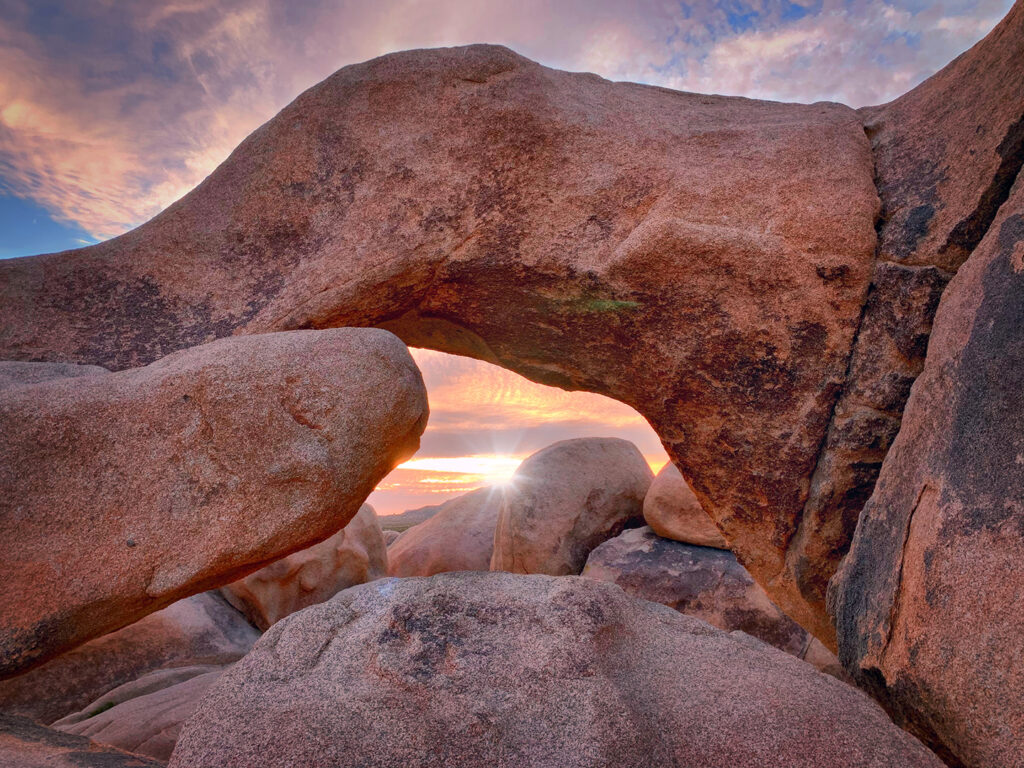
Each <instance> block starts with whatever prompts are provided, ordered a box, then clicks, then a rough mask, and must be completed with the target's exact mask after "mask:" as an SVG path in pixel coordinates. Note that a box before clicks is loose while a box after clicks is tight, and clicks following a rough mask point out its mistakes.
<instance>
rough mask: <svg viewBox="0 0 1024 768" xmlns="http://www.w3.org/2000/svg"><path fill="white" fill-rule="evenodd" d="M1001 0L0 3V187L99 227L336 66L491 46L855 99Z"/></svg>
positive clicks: (565, 62)
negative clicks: (413, 51) (397, 53)
mask: <svg viewBox="0 0 1024 768" xmlns="http://www.w3.org/2000/svg"><path fill="white" fill-rule="evenodd" d="M1009 6H1010V0H971V1H970V2H968V1H967V0H955V1H952V2H939V3H919V2H916V1H912V0H901V2H893V3H884V2H881V3H880V2H873V1H871V0H817V1H815V2H811V1H810V0H801V1H800V2H790V1H789V0H730V1H729V2H710V1H709V0H697V2H690V3H686V4H684V3H673V2H664V0H640V1H639V2H635V3H620V2H616V1H614V0H520V2H516V3H505V2H501V3H497V2H495V3H487V2H480V0H420V1H415V0H380V2H376V3H365V2H356V1H355V0H307V1H306V2H300V1H296V2H289V3H278V2H272V1H271V0H221V2H218V3H209V2H206V1H205V0H171V1H165V2H157V1H156V0H124V1H122V2H114V0H93V2H88V3H73V2H66V3H53V2H47V1H46V0H0V72H2V73H3V75H2V76H0V191H3V192H7V193H8V194H14V195H18V196H23V197H29V198H32V199H34V200H36V201H37V202H39V203H40V204H42V205H43V206H44V207H45V208H46V209H47V210H49V211H50V212H51V213H52V214H53V215H54V216H55V217H56V218H58V219H59V220H61V221H64V222H70V223H74V224H77V225H79V226H81V227H82V228H83V229H85V230H86V231H88V232H89V233H91V234H93V235H95V236H96V237H100V238H102V237H109V236H112V235H115V234H118V233H120V232H123V231H124V230H126V229H128V228H130V227H132V226H134V225H136V224H138V223H141V222H142V221H144V220H145V219H147V218H149V217H151V216H152V215H154V214H155V213H156V212H158V211H159V210H161V209H162V208H163V207H165V206H166V205H168V204H169V203H170V202H172V201H173V200H175V199H176V198H178V197H180V196H181V195H182V194H183V193H184V192H186V191H187V190H189V189H190V188H191V187H193V186H194V185H195V184H196V183H198V182H199V181H200V180H201V179H202V178H203V177H204V176H206V175H207V174H208V173H209V172H210V171H211V170H213V168H214V167H215V166H216V165H217V164H218V163H219V162H220V161H221V160H223V159H224V158H225V157H226V156H227V154H228V153H229V152H230V150H231V149H232V148H233V147H234V146H236V145H237V144H238V143H239V141H241V139H242V138H244V137H245V136H246V135H247V134H248V133H249V132H251V131H252V130H253V129H254V128H256V127H257V126H258V125H259V124H260V123H262V122H264V121H265V120H267V119H269V118H270V117H272V116H273V115H274V114H275V113H276V112H277V111H278V110H279V109H280V108H281V107H283V106H284V105H285V104H286V103H287V102H288V101H290V100H291V99H292V98H294V97H295V96H296V95H297V94H298V93H299V92H300V91H301V90H303V89H304V88H306V87H309V86H310V85H313V84H314V83H316V82H318V81H319V80H321V79H323V78H324V77H325V76H326V75H328V74H330V73H331V72H333V71H334V70H335V69H337V68H339V67H341V66H344V65H345V64H350V63H353V62H357V61H361V60H364V59H367V58H371V57H373V56H377V55H380V54H383V53H386V52H389V51H394V50H401V49H406V48H415V47H430V46H438V45H457V44H464V43H470V42H497V43H504V44H506V45H509V46H510V47H512V48H515V49H516V50H518V51H520V52H522V53H523V54H525V55H527V56H530V57H531V58H534V59H538V60H540V61H542V62H544V63H546V64H550V65H552V66H557V67H562V68H567V69H574V70H589V71H595V72H597V73H598V74H601V75H603V76H605V77H608V78H611V79H628V80H639V81H643V82H649V83H653V84H659V85H666V86H669V87H674V88H683V89H689V90H700V91H709V92H717V93H728V94H737V95H746V96H754V97H762V98H780V99H790V100H799V101H816V100H820V99H833V100H841V101H845V102H847V103H851V104H853V105H855V106H857V105H862V104H865V103H877V102H882V101H885V100H887V99H889V98H892V97H894V96H896V95H898V94H899V93H900V92H902V91H904V90H906V89H907V88H909V87H911V86H912V85H914V84H915V83H917V82H918V81H920V80H921V79H923V78H924V77H925V76H927V75H928V74H930V73H931V72H933V71H935V70H936V69H938V68H939V67H941V66H942V65H943V64H944V63H945V62H946V61H948V60H949V59H951V58H952V57H953V56H954V55H956V54H958V53H959V52H961V51H962V50H964V49H966V48H967V47H968V46H969V45H971V44H972V43H973V42H974V41H976V40H977V39H979V38H980V37H981V36H982V35H984V34H985V32H987V31H988V29H990V28H991V27H992V26H993V25H994V24H995V22H996V21H997V20H998V19H999V18H1000V17H1001V16H1002V15H1003V13H1004V12H1005V11H1006V10H1007V9H1008V8H1009Z"/></svg>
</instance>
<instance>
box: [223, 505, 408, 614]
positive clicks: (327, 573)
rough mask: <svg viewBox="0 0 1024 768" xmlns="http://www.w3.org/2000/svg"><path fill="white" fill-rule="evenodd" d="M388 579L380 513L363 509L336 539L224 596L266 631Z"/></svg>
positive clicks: (297, 554)
mask: <svg viewBox="0 0 1024 768" xmlns="http://www.w3.org/2000/svg"><path fill="white" fill-rule="evenodd" d="M387 574H388V555H387V546H386V545H385V544H384V537H383V535H382V534H381V530H380V524H379V523H378V522H377V513H376V512H374V510H373V507H371V506H370V505H369V504H363V506H361V507H360V508H359V511H358V512H357V513H356V516H355V517H353V518H352V519H351V520H349V522H348V524H347V525H346V526H345V527H344V528H342V529H341V530H340V531H338V532H337V533H336V534H334V535H333V536H331V537H330V538H327V539H324V540H323V541H321V542H320V543H319V544H314V545H313V546H312V547H307V548H306V549H303V550H301V551H299V552H295V553H293V554H291V555H288V556H287V557H282V558H281V559H280V560H275V561H274V562H273V563H271V564H270V565H267V566H264V567H263V568H260V569H259V570H258V571H256V572H255V573H250V574H249V575H248V576H246V577H244V578H242V579H239V580H238V581H234V582H232V583H231V584H228V585H226V586H223V587H221V593H222V594H223V595H224V597H226V598H227V600H228V602H230V603H231V604H232V605H233V606H235V608H237V609H238V610H240V611H241V612H242V613H244V614H245V615H246V616H247V617H248V618H249V620H250V621H251V622H252V623H253V624H255V625H256V626H257V627H259V628H260V629H264V630H265V629H266V628H267V627H269V626H270V625H271V624H273V623H274V622H277V621H280V620H281V619H283V618H284V617H285V616H287V615H288V614H290V613H294V612H295V611H299V610H302V609H303V608H305V607H307V606H310V605H315V604H316V603H322V602H323V601H324V600H327V599H328V598H330V597H331V596H333V595H335V594H336V593H338V592H340V591H341V590H343V589H347V588H348V587H351V586H353V585H355V584H363V583H364V582H367V581H373V580H374V579H379V578H381V577H382V576H387Z"/></svg>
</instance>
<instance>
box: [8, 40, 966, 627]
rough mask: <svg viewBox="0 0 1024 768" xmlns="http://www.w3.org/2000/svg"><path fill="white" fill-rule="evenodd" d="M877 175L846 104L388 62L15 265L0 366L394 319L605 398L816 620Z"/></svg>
mask: <svg viewBox="0 0 1024 768" xmlns="http://www.w3.org/2000/svg"><path fill="white" fill-rule="evenodd" d="M979 114H981V113H979ZM382 126H386V130H382ZM873 174H874V163H873V158H872V155H871V148H870V144H869V141H868V139H867V137H866V136H865V133H864V130H863V126H862V124H861V118H860V116H859V115H858V114H857V113H856V112H855V111H854V110H851V109H849V108H847V107H844V106H841V105H838V104H828V103H817V104H807V105H804V104H777V103H771V102H764V101H755V100H751V99H743V98H732V97H723V96H706V95H698V94H688V93H680V92H676V91H671V90H668V89H664V88H653V87H650V86H645V85H637V84H630V83H612V82H609V81H607V80H603V79H601V78H599V77H596V76H594V75H589V74H575V73H566V72H559V71H556V70H552V69H548V68H545V67H542V66H540V65H538V64H536V63H534V62H532V61H529V60H527V59H525V58H523V57H521V56H518V55H516V54H515V53H513V52H512V51H509V50H507V49H505V48H500V47H495V46H470V47H465V48H454V49H440V50H429V51H409V52H405V53H396V54H392V55H388V56H385V57H382V58H379V59H375V60H373V61H369V62H366V63H363V64H357V65H354V66H350V67H346V68H344V69H342V70H340V71H339V72H337V73H336V74H334V75H333V76H331V77H330V78H328V79H327V80H325V81H324V82H323V83H321V84H320V85H317V86H316V87H314V88H312V89H310V90H308V91H306V92H305V93H304V94H302V95H301V96H299V97H298V98H297V99H296V100H295V101H294V102H293V103H292V104H291V105H290V106H288V107H287V108H286V109H285V110H283V111H282V112H281V113H280V114H279V115H278V116H277V117H276V118H274V119H273V120H272V121H270V122H269V123H267V124H266V125H264V126H263V127H262V128H260V129H259V130H257V131H256V132H254V133H253V134H252V135H251V136H250V137H249V138H248V139H247V140H246V141H245V142H243V143H242V144H241V145H240V146H239V147H238V148H237V149H236V150H235V151H234V153H232V155H231V157H230V158H228V160H226V161H225V163H224V164H223V165H221V166H220V168H218V169H217V170H216V171H215V172H214V173H213V174H211V175H210V176H209V177H208V178H207V179H206V180H205V181H204V182H203V183H202V184H200V185H199V186H198V187H197V188H196V189H195V190H193V191H192V192H191V193H189V194H188V195H187V196H185V197H184V198H183V199H181V200H180V201H178V202H177V203H175V204H174V205H172V206H171V207H170V208H168V209H167V210H166V211H164V212H163V213H162V214H160V215H159V216H157V217H156V218H154V219H153V220H151V221H149V222H147V223H146V224H144V225H142V226H141V227H139V228H138V229H136V230H134V231H132V232H129V233H126V234H125V235H123V236H121V237H118V238H116V239H114V240H111V241H109V242H105V243H101V244H98V245H94V246H90V247H87V248H84V249H80V250H78V251H72V252H66V253H61V254H51V255H48V256H42V257H34V258H26V259H13V260H6V261H2V262H0V358H8V359H20V360H58V361H75V362H84V363H96V364H100V365H105V366H107V367H111V368H123V367H126V366H132V365H139V364H144V363H148V362H150V361H152V360H155V359H157V358H158V357H160V356H161V355H165V354H167V353H168V352H170V351H172V350H174V349H179V348H182V347H188V346H193V345H195V344H197V343H200V342H202V341H205V340H208V339H212V338H215V337H218V336H227V335H231V334H246V333H263V332H266V331H276V330H288V329H295V328H323V327H327V326H343V325H380V326H384V327H387V328H390V329H392V330H394V331H395V332H396V333H397V334H398V335H399V336H401V337H402V339H403V340H405V341H406V342H407V343H410V344H414V345H416V346H426V347H430V348H433V349H440V350H442V351H446V352H454V353H458V354H465V355H470V356H473V357H477V358H481V359H485V360H489V361H491V362H494V363H498V364H501V365H504V366H506V367H508V368H511V369H514V370H516V371H518V372H519V373H522V374H524V375H526V376H527V377H529V378H531V379H533V380H535V381H539V382H542V383H547V384H553V385H557V386H562V387H565V388H569V389H586V390H590V391H594V392H598V393H600V394H604V395H608V396H611V397H614V398H617V399H619V400H621V401H623V402H625V403H627V404H629V405H631V406H632V407H634V408H636V409H637V410H638V411H639V412H640V413H642V414H643V416H644V417H646V418H647V420H648V421H649V422H650V423H651V424H652V425H653V427H654V428H655V429H656V430H657V432H658V434H659V435H660V436H661V438H662V440H663V441H664V443H665V445H666V447H667V449H668V451H669V453H670V454H671V456H672V458H673V459H674V460H675V462H676V463H677V464H678V466H679V467H680V469H681V470H682V472H683V474H684V476H685V477H686V478H687V480H688V481H689V482H690V484H691V486H692V488H693V490H694V492H695V494H696V496H697V498H698V500H699V501H700V503H701V505H702V506H703V507H704V509H705V510H706V511H707V512H708V514H710V515H711V516H712V517H713V518H714V519H715V520H716V522H717V524H718V525H719V526H720V528H721V529H722V530H723V531H724V532H725V534H726V538H727V539H728V540H729V542H730V546H731V547H732V549H733V551H735V552H736V553H737V555H738V556H739V558H740V560H741V562H743V564H744V565H745V566H746V567H747V568H748V569H749V570H750V571H751V572H752V573H753V574H754V575H755V577H756V578H757V579H758V580H759V581H760V582H761V583H762V584H765V585H768V588H769V591H770V592H771V594H772V597H773V599H774V600H775V602H776V603H777V604H778V605H780V606H781V607H782V608H783V609H785V610H786V611H787V612H794V613H795V612H796V611H798V610H802V611H803V612H804V613H806V614H808V615H812V616H813V615H817V614H820V615H822V616H823V615H824V609H823V607H819V606H818V605H817V604H814V605H805V604H806V602H807V601H806V598H805V597H804V596H803V595H802V593H801V592H800V590H799V589H798V588H797V586H796V584H795V580H796V577H795V575H794V576H793V577H792V578H790V579H785V578H782V575H783V572H784V571H786V569H787V568H788V567H789V566H788V565H787V562H786V552H785V549H786V545H787V542H790V541H791V540H792V537H793V535H794V533H795V531H796V528H797V527H798V525H799V523H800V520H801V519H802V516H803V509H804V505H805V503H806V499H807V494H808V488H809V480H810V477H811V474H812V473H813V471H814V469H815V466H816V464H817V459H818V454H819V450H820V448H821V445H822V440H823V437H824V435H825V432H826V430H827V428H828V424H829V417H830V414H831V413H832V411H833V407H834V405H835V401H836V397H837V395H838V393H839V392H840V390H842V388H843V385H844V380H845V376H846V371H847V367H848V362H849V356H850V349H851V343H852V341H853V338H854V335H855V332H856V329H857V326H858V321H859V318H860V317H861V314H862V308H863V306H864V301H865V298H866V295H867V290H868V284H869V281H870V279H871V274H872V266H873V264H874V261H875V245H876V234H875V222H876V219H877V213H878V208H879V203H878V196H877V193H876V189H875V185H874V181H873ZM816 612H817V613H816ZM802 620H804V619H802Z"/></svg>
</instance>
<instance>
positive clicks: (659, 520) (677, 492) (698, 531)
mask: <svg viewBox="0 0 1024 768" xmlns="http://www.w3.org/2000/svg"><path fill="white" fill-rule="evenodd" d="M644 520H645V521H646V522H647V524H648V525H649V526H651V530H653V531H654V532H655V533H656V534H658V535H659V536H662V537H664V538H666V539H674V540H675V541H681V542H684V543H686V544H696V545H698V546H701V547H715V548H717V549H728V548H729V545H728V544H726V543H725V539H724V538H723V537H722V533H721V531H719V530H718V528H716V527H715V524H714V523H713V522H712V521H711V518H710V517H708V513H707V512H705V511H704V508H703V507H701V505H700V502H699V501H697V497H696V496H694V495H693V491H692V490H691V489H690V486H689V485H688V484H687V482H686V480H684V479H683V476H682V474H680V472H679V470H678V469H677V468H676V465H675V464H673V463H672V462H671V461H670V462H669V463H668V464H666V465H665V466H664V467H662V468H661V471H660V472H658V474H657V476H656V477H655V478H654V482H653V483H651V487H650V488H649V489H648V491H647V495H646V496H645V497H644Z"/></svg>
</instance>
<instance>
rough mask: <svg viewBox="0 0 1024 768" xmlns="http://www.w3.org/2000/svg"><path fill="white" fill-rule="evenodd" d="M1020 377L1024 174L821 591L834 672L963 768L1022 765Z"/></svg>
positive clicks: (944, 308) (1023, 360) (935, 343)
mask: <svg viewBox="0 0 1024 768" xmlns="http://www.w3.org/2000/svg"><path fill="white" fill-rule="evenodd" d="M1019 7H1020V6H1018V8H1019ZM1021 382H1024V178H1018V180H1017V183H1016V186H1015V187H1014V190H1013V192H1012V194H1011V197H1010V199H1009V200H1008V201H1007V202H1006V203H1005V204H1004V205H1003V206H1002V208H1001V209H1000V211H999V214H998V216H997V218H996V220H995V222H994V223H993V225H992V227H991V229H990V230H989V232H988V234H987V235H986V236H985V238H984V239H983V240H982V241H981V244H980V245H979V246H978V248H977V250H976V251H975V252H974V253H973V255H972V256H971V257H970V258H969V259H968V260H967V262H966V263H965V264H964V265H963V266H962V267H961V268H960V270H959V271H958V272H957V275H956V277H954V278H953V280H952V282H950V284H949V287H948V289H947V290H946V293H945V294H944V296H943V298H942V302H941V304H940V306H939V310H938V313H937V315H936V318H935V327H934V331H933V333H932V337H931V341H930V344H929V348H928V358H927V362H926V363H925V367H924V372H923V373H922V374H921V377H920V378H919V379H918V381H917V383H916V384H915V386H914V390H913V393H912V394H911V397H910V401H909V402H908V404H907V409H906V412H905V414H904V418H903V427H902V429H901V430H900V433H899V435H898V436H897V438H896V441H895V442H894V444H893V447H892V449H891V451H890V452H889V455H888V457H887V458H886V460H885V464H884V465H883V467H882V472H881V475H880V477H879V480H878V485H877V487H876V489H875V493H874V495H873V496H872V497H871V500H870V501H869V502H868V504H867V506H865V508H864V511H863V512H862V513H861V518H860V523H859V524H858V526H857V532H856V535H855V537H854V541H853V547H852V548H851V550H850V553H849V554H848V555H847V557H846V560H845V561H844V563H843V566H842V568H841V569H840V571H839V572H838V574H837V575H836V577H835V578H834V579H833V581H832V584H831V585H830V588H829V596H830V603H831V605H832V610H833V611H834V615H835V618H836V626H837V630H838V635H839V646H840V658H841V660H842V661H843V664H844V665H845V666H846V667H847V668H848V669H849V670H850V672H851V673H852V674H853V675H854V676H855V677H856V678H857V680H858V682H859V683H860V684H861V685H863V686H864V687H866V688H868V689H869V690H871V691H872V692H873V693H874V694H875V695H876V696H877V697H878V698H879V700H880V701H882V702H883V703H884V704H885V705H886V706H887V707H888V708H889V709H890V711H891V712H892V713H893V715H894V717H895V718H897V719H898V720H899V721H900V722H904V723H906V724H907V726H908V727H909V728H912V729H914V730H915V731H916V732H917V733H919V734H921V735H922V737H923V738H924V739H926V740H927V741H928V742H930V743H931V744H932V745H933V746H934V747H935V749H936V751H938V752H939V753H940V754H941V755H942V756H944V757H945V758H947V760H948V761H949V762H950V764H952V765H965V766H970V767H971V768H988V766H1000V767H1001V768H1002V767H1005V768H1019V767H1020V766H1024V756H1022V752H1021V744H1024V709H1022V708H1021V706H1020V704H1021V702H1022V701H1024V667H1022V666H1021V663H1020V661H1021V659H1022V658H1024V576H1022V571H1021V567H1020V564H1021V562H1024V388H1022V387H1021Z"/></svg>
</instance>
